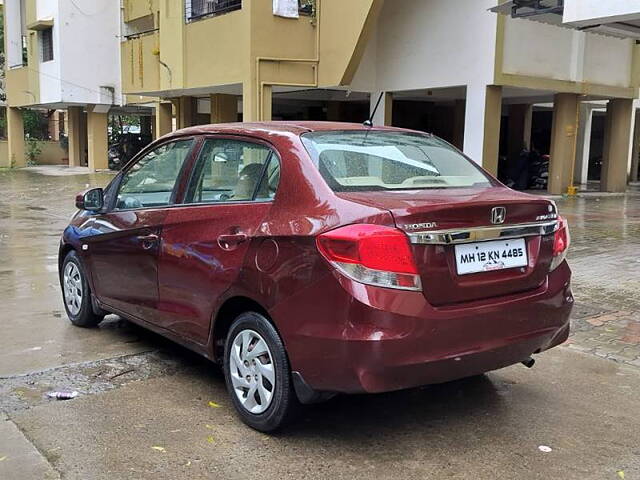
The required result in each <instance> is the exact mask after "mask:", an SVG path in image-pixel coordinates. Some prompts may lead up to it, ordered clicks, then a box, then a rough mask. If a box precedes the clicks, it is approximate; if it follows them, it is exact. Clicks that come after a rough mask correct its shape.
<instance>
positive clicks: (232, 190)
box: [158, 138, 280, 345]
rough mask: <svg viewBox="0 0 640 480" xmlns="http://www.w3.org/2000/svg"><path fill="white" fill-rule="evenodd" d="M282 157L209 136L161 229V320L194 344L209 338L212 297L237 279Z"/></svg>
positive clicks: (214, 299) (257, 232)
mask: <svg viewBox="0 0 640 480" xmlns="http://www.w3.org/2000/svg"><path fill="white" fill-rule="evenodd" d="M279 165H280V164H279V160H278V157H277V155H276V153H275V152H274V151H273V150H272V149H271V148H270V147H269V146H268V145H266V144H263V143H253V142H251V141H248V140H239V139H232V138H207V139H205V140H204V143H203V145H202V148H201V150H200V154H199V157H198V160H197V162H196V164H195V167H194V169H193V173H192V175H191V182H190V184H189V187H188V189H187V191H186V194H185V199H184V202H183V203H184V205H182V206H180V207H176V208H172V209H171V211H170V212H169V213H168V214H167V218H166V219H165V226H164V228H163V231H162V248H161V252H160V258H159V269H158V276H159V296H160V311H159V314H158V316H159V318H160V319H161V322H162V323H163V326H164V327H165V328H167V329H169V330H171V331H173V332H175V333H176V334H178V335H180V336H181V337H183V338H186V339H189V340H191V341H194V342H196V343H198V344H201V345H203V344H205V343H206V342H207V340H208V336H209V331H210V323H211V318H212V315H213V310H214V308H215V305H216V302H217V299H218V298H219V297H220V296H221V295H222V294H223V293H224V292H225V291H226V290H227V289H228V288H229V287H230V286H231V285H232V284H233V282H234V281H235V280H236V279H237V277H238V275H239V273H240V270H241V267H242V264H243V261H244V257H245V255H246V253H247V249H248V248H249V245H250V243H251V242H252V240H253V239H254V238H256V237H259V236H261V235H262V234H261V233H260V230H259V229H260V226H261V224H262V221H263V219H265V218H266V216H267V214H268V211H269V209H270V208H271V205H272V201H273V198H274V196H275V191H276V188H277V183H278V179H279V171H280V167H279Z"/></svg>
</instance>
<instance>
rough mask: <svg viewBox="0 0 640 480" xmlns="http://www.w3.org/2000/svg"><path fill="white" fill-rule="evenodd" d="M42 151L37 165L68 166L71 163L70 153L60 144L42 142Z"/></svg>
mask: <svg viewBox="0 0 640 480" xmlns="http://www.w3.org/2000/svg"><path fill="white" fill-rule="evenodd" d="M40 148H41V149H42V151H41V152H40V155H38V158H37V159H36V163H37V164H38V165H66V164H68V163H69V153H68V152H66V151H65V150H64V149H63V148H62V147H61V146H60V143H59V142H49V141H46V142H40Z"/></svg>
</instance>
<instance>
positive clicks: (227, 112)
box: [211, 93, 238, 123]
mask: <svg viewBox="0 0 640 480" xmlns="http://www.w3.org/2000/svg"><path fill="white" fill-rule="evenodd" d="M237 121H238V97H236V96H235V95H225V94H222V93H215V94H213V95H211V123H229V122H237Z"/></svg>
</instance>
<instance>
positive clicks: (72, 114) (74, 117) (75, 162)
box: [67, 107, 86, 167]
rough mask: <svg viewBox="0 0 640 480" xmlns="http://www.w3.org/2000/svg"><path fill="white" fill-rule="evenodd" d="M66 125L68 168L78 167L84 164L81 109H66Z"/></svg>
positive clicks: (84, 143)
mask: <svg viewBox="0 0 640 480" xmlns="http://www.w3.org/2000/svg"><path fill="white" fill-rule="evenodd" d="M67 124H68V127H69V128H68V135H69V136H68V138H69V166H70V167H79V166H81V165H83V164H84V152H85V149H86V137H85V133H84V132H85V129H84V125H83V124H84V112H83V111H82V107H68V108H67Z"/></svg>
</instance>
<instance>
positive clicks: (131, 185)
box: [116, 139, 193, 210]
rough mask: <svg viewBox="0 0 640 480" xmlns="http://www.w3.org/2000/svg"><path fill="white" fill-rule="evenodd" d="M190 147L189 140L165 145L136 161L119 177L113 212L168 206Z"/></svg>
mask: <svg viewBox="0 0 640 480" xmlns="http://www.w3.org/2000/svg"><path fill="white" fill-rule="evenodd" d="M192 144H193V141H192V140H191V139H189V140H180V141H177V142H171V143H165V144H164V145H161V146H159V147H158V148H156V149H154V150H152V151H151V152H149V153H147V154H146V155H145V156H144V157H142V158H141V159H140V160H138V162H136V164H135V165H133V166H132V167H131V168H130V169H129V170H127V172H126V173H125V174H124V176H123V178H122V182H121V183H120V190H119V191H118V197H117V201H116V210H126V209H132V208H151V207H162V206H165V205H169V204H170V203H172V200H173V199H172V196H173V191H174V188H175V185H176V182H177V181H178V177H179V176H180V171H181V170H182V165H183V163H184V161H185V159H186V158H187V156H188V155H189V152H190V151H191V146H192Z"/></svg>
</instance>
